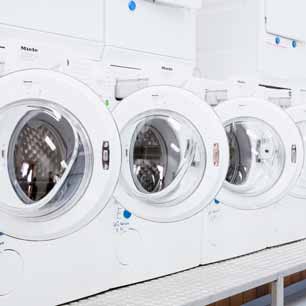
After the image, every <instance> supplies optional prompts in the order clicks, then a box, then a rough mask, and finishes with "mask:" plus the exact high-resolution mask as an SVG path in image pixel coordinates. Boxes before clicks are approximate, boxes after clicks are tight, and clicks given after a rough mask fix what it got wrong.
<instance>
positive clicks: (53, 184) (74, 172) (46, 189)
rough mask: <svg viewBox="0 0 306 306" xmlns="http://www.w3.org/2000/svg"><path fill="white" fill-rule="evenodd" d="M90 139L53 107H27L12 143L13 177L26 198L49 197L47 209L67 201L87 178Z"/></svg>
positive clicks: (26, 201) (27, 201)
mask: <svg viewBox="0 0 306 306" xmlns="http://www.w3.org/2000/svg"><path fill="white" fill-rule="evenodd" d="M86 140H87V139H86V138H85V137H84V136H83V133H82V131H80V130H78V129H76V128H75V127H73V126H72V124H71V122H70V121H69V120H68V119H67V118H66V117H65V116H61V115H59V114H58V113H55V112H53V111H52V110H51V109H48V110H46V109H44V108H42V109H40V108H37V109H36V108H33V110H30V111H27V112H26V114H25V115H24V116H23V117H22V118H21V120H20V121H19V122H18V124H17V126H16V128H15V130H14V132H13V135H12V138H11V141H10V144H9V173H10V178H11V182H12V184H13V186H14V188H15V191H16V193H17V195H18V196H19V198H20V199H21V200H22V202H23V203H24V204H27V205H31V204H35V203H37V202H39V201H41V200H45V199H46V201H47V202H46V203H45V205H44V209H46V210H54V209H57V208H58V207H60V206H61V205H63V204H64V203H65V202H67V201H68V200H69V199H70V198H71V197H72V196H73V195H74V194H75V193H76V192H77V191H78V188H79V187H80V185H81V183H82V181H83V178H84V174H85V171H86V160H85V152H84V145H83V141H86ZM86 145H87V147H88V144H87V143H86Z"/></svg>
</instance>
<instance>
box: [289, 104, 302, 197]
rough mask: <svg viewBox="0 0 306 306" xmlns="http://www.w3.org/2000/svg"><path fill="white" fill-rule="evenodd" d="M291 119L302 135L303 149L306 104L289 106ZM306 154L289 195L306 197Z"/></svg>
mask: <svg viewBox="0 0 306 306" xmlns="http://www.w3.org/2000/svg"><path fill="white" fill-rule="evenodd" d="M287 112H288V114H289V116H290V117H291V118H292V119H293V121H294V122H295V124H296V125H297V127H298V129H299V130H300V134H301V136H302V140H303V144H304V150H305V148H306V105H299V106H294V107H290V108H289V109H288V110H287ZM305 158H306V154H304V164H303V169H302V171H301V174H300V176H299V178H298V180H297V183H296V185H295V186H294V187H293V188H292V190H291V192H290V195H291V196H293V197H296V198H301V199H306V160H305Z"/></svg>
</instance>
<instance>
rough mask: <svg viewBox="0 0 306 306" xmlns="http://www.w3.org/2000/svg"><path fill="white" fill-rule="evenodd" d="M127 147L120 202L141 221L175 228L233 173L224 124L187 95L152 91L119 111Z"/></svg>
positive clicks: (159, 89)
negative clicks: (229, 170)
mask: <svg viewBox="0 0 306 306" xmlns="http://www.w3.org/2000/svg"><path fill="white" fill-rule="evenodd" d="M114 118H115V120H116V122H117V124H118V127H119V132H120V136H121V143H122V153H123V159H122V171H121V177H120V179H119V184H118V187H117V188H116V191H115V198H116V199H117V200H118V202H120V203H121V205H123V206H124V207H125V208H126V209H128V210H129V211H131V212H132V213H134V214H136V215H137V216H139V217H141V218H145V219H148V220H151V221H155V222H173V221H177V220H182V219H185V218H188V217H190V216H192V215H194V214H196V213H197V212H199V211H200V210H201V209H202V208H203V207H205V206H206V205H208V204H209V203H210V201H212V200H213V199H214V197H215V196H216V194H217V192H218V191H219V190H220V188H221V186H222V182H223V181H224V178H225V175H226V172H227V167H228V144H227V138H226V134H225V132H224V129H223V126H222V123H221V121H220V119H219V118H218V117H217V115H216V114H215V113H214V111H213V110H212V109H211V108H210V107H209V106H208V105H207V104H205V103H203V101H202V100H201V99H200V98H198V97H196V96H194V95H193V94H191V93H190V92H188V91H185V90H183V89H179V88H175V87H169V86H157V87H150V88H146V89H144V90H141V91H138V92H137V93H135V94H133V95H131V96H129V97H128V98H126V99H125V100H124V101H123V102H122V103H121V104H120V105H119V106H118V107H117V108H116V109H115V111H114Z"/></svg>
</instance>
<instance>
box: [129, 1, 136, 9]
mask: <svg viewBox="0 0 306 306" xmlns="http://www.w3.org/2000/svg"><path fill="white" fill-rule="evenodd" d="M136 7H137V5H136V2H135V1H130V2H129V9H130V11H135V10H136Z"/></svg>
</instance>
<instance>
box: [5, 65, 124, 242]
mask: <svg viewBox="0 0 306 306" xmlns="http://www.w3.org/2000/svg"><path fill="white" fill-rule="evenodd" d="M0 93H1V94H0V96H1V99H0V191H1V192H0V193H1V198H0V220H1V231H2V232H4V233H5V234H7V235H11V236H14V237H17V238H21V239H30V240H45V239H54V238H57V237H61V236H64V235H67V234H69V233H71V232H73V231H76V230H77V229H79V228H81V227H82V226H84V225H85V224H87V223H89V222H90V221H91V220H92V219H93V218H94V217H95V216H96V215H97V214H98V213H99V212H100V211H101V210H102V209H103V208H104V207H105V205H106V204H107V202H108V200H109V199H110V197H111V196H112V194H113V190H114V188H115V185H116V183H117V180H118V177H119V173H120V161H121V149H120V148H121V146H120V139H119V134H118V132H117V127H116V125H115V123H114V120H113V119H112V116H111V114H110V113H109V112H108V111H107V110H106V109H105V107H104V105H103V103H102V101H100V99H99V97H98V96H97V95H96V94H95V93H93V92H92V91H91V90H90V89H89V88H88V87H87V86H85V85H84V84H82V83H80V82H78V81H76V80H74V79H72V78H70V77H68V76H65V75H63V74H60V73H56V72H51V71H47V70H28V71H21V72H16V73H13V74H10V75H7V76H5V77H3V78H1V79H0Z"/></svg>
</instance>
